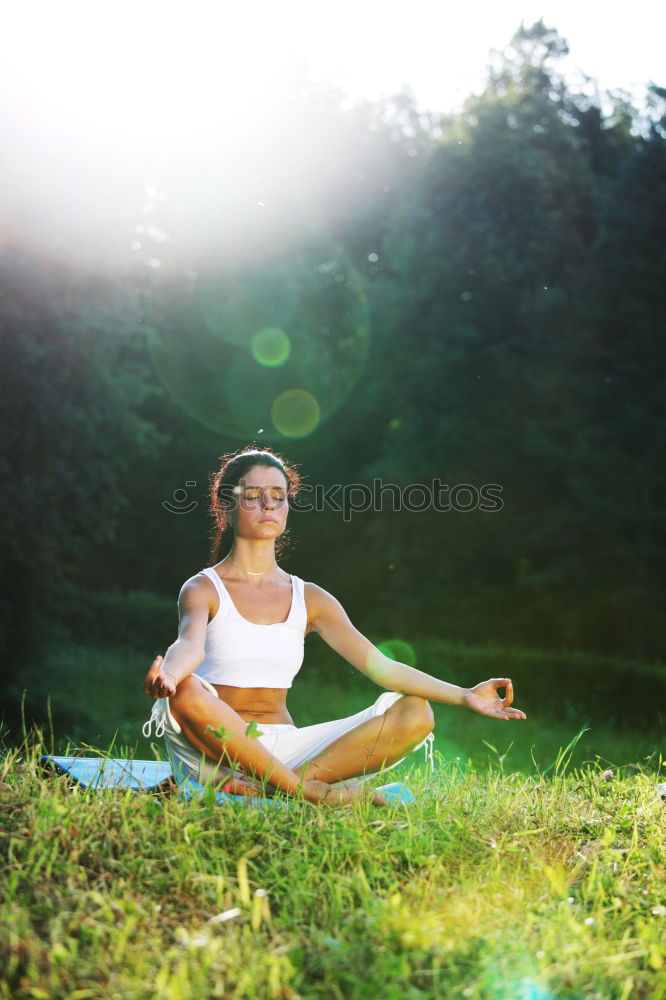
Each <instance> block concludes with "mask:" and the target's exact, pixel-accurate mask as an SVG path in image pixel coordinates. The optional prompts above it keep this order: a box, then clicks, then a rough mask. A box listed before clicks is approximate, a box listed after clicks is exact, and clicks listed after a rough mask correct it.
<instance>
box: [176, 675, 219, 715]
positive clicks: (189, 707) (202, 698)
mask: <svg viewBox="0 0 666 1000" xmlns="http://www.w3.org/2000/svg"><path fill="white" fill-rule="evenodd" d="M209 697H210V695H209V694H208V692H207V691H206V689H205V688H204V686H203V684H202V683H201V681H199V680H198V679H197V678H196V677H193V676H192V675H191V674H190V676H189V677H184V678H183V680H182V681H180V683H179V684H178V687H177V688H176V693H175V694H174V695H172V697H171V698H169V707H170V709H171V711H172V712H173V714H174V715H175V717H176V719H178V721H179V722H180V718H179V717H184V718H188V717H190V718H191V717H192V716H193V715H196V714H197V712H198V711H201V710H202V709H204V706H205V703H206V699H207V698H209Z"/></svg>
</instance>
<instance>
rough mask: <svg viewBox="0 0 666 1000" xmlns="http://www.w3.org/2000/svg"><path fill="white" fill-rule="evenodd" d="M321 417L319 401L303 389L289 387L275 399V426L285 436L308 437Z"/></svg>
mask: <svg viewBox="0 0 666 1000" xmlns="http://www.w3.org/2000/svg"><path fill="white" fill-rule="evenodd" d="M320 419H321V410H320V408H319V403H318V402H317V400H316V399H315V398H314V396H313V395H311V394H310V393H309V392H305V391H304V390H303V389H288V390H287V391H286V392H283V393H281V394H280V395H279V396H278V397H277V399H275V400H274V401H273V405H272V407H271V420H272V421H273V426H274V427H275V429H276V430H278V431H279V432H280V434H284V436H285V437H290V438H303V437H307V436H308V434H312V432H313V430H314V429H315V428H316V427H317V425H318V424H319V421H320Z"/></svg>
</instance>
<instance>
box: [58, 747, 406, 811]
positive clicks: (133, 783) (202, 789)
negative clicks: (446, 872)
mask: <svg viewBox="0 0 666 1000" xmlns="http://www.w3.org/2000/svg"><path fill="white" fill-rule="evenodd" d="M41 759H42V761H43V762H44V763H45V764H46V765H47V766H50V767H54V768H55V769H56V770H57V771H59V772H60V773H61V774H67V775H69V777H70V778H72V779H73V780H74V781H76V782H78V784H80V785H81V786H82V787H83V788H94V789H101V788H121V789H123V788H125V789H126V788H131V789H133V790H134V791H137V792H138V791H150V790H151V789H155V788H158V787H159V786H160V785H162V784H164V782H165V781H168V779H169V778H173V771H172V768H171V764H170V763H169V762H168V761H161V760H122V759H118V758H115V759H114V758H111V757H55V756H51V755H45V756H43V757H42V758H41ZM207 790H208V789H207V788H206V786H205V785H200V784H199V783H198V782H196V781H192V780H191V779H190V778H186V779H185V780H184V781H182V782H180V784H179V785H178V791H179V792H180V793H181V794H182V795H183V796H184V797H185V798H186V799H188V800H190V799H200V798H201V797H202V796H204V795H205V794H206V792H207ZM377 791H378V792H381V794H382V795H383V796H384V797H385V798H386V799H387V800H388V801H389V802H404V803H406V804H409V803H411V802H414V801H415V798H414V795H413V793H412V792H411V791H410V790H409V788H408V787H407V785H403V784H402V782H400V781H394V782H392V783H391V784H389V785H382V786H381V787H380V788H377ZM215 798H216V800H217V802H218V804H219V805H225V804H229V805H231V804H237V805H243V806H246V807H248V808H254V809H261V808H265V807H266V806H274V807H276V808H281V807H287V806H288V802H287V801H286V800H285V799H264V798H254V797H252V796H249V795H227V794H226V793H224V792H219V791H217V790H216V791H215Z"/></svg>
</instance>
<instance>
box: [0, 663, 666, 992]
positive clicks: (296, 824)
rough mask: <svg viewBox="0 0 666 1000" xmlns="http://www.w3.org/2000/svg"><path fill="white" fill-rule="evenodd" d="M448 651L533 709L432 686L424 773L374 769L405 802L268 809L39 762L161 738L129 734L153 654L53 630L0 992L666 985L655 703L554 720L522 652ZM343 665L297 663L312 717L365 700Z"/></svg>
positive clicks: (10, 839)
mask: <svg viewBox="0 0 666 1000" xmlns="http://www.w3.org/2000/svg"><path fill="white" fill-rule="evenodd" d="M438 649H439V655H441V656H444V655H445V654H444V652H442V647H441V645H439V646H438V645H437V644H431V645H430V646H428V644H427V643H424V644H422V645H421V647H419V657H420V659H421V658H422V656H423V655H425V656H426V658H427V659H429V661H430V662H435V658H436V654H437V650H438ZM445 653H446V656H445V658H446V657H448V658H449V660H450V662H451V663H453V662H456V663H458V664H460V666H459V667H458V669H459V671H460V672H462V673H463V674H465V673H466V672H467V670H468V669H469V670H470V671H471V673H472V675H473V678H472V677H470V678H469V680H472V679H474V680H480V679H482V678H485V677H486V676H493V675H495V676H498V675H500V674H501V673H503V672H504V671H503V670H502V669H500V668H501V667H502V665H504V666H505V667H506V665H507V662H508V661H509V660H512V661H513V662H514V663H515V664H517V668H516V669H517V671H518V674H516V671H513V674H514V677H516V689H517V697H516V704H517V705H519V707H523V708H525V710H526V711H528V715H529V717H528V720H527V721H526V722H521V723H503V722H495V721H493V720H487V719H482V718H480V717H477V716H472V715H471V714H470V713H469V712H465V711H463V710H460V709H453V708H450V707H446V706H436V708H435V710H436V718H437V742H436V750H435V769H434V772H432V771H431V769H430V767H429V766H428V765H427V764H426V762H425V760H424V758H423V756H422V754H421V753H420V752H419V753H417V754H415V755H414V758H412V759H409V760H408V761H406V762H405V763H404V764H402V765H400V766H399V768H397V769H395V770H394V771H391V773H390V776H388V775H387V777H386V778H385V779H383V780H394V779H396V778H398V779H400V780H402V781H405V782H406V783H407V784H408V785H409V786H410V787H411V788H412V790H413V791H414V792H415V794H416V802H415V803H414V804H412V805H403V804H393V805H390V806H389V807H387V808H380V807H376V806H371V805H369V804H367V803H358V804H355V805H354V807H353V808H346V809H326V808H316V807H314V806H311V805H309V804H307V803H303V802H300V801H297V800H294V799H291V800H289V802H288V806H287V807H286V808H284V807H283V808H269V809H263V810H255V809H248V808H244V807H220V806H218V805H216V804H215V802H214V801H213V799H212V797H205V798H204V799H203V800H201V801H198V802H197V801H195V802H191V803H188V802H186V801H183V800H181V798H179V797H178V796H177V795H174V794H167V795H160V794H153V793H149V792H138V793H137V792H129V791H104V792H96V791H91V790H84V789H82V788H80V787H79V786H76V785H72V784H71V783H70V782H69V781H68V779H67V778H66V777H55V776H53V775H49V774H47V773H45V772H44V769H43V766H42V765H41V763H40V757H41V755H42V754H44V753H49V752H53V751H58V752H66V751H67V750H69V751H70V752H73V751H77V752H79V751H81V750H83V751H84V752H85V753H87V754H94V753H96V752H102V753H105V754H106V753H110V754H111V755H113V756H124V755H126V754H133V755H136V756H137V757H139V758H145V757H151V758H152V757H155V756H158V757H159V756H162V757H163V756H164V750H163V747H162V745H161V743H160V742H159V741H157V742H153V743H150V742H148V741H144V740H142V739H138V738H137V736H138V731H139V727H140V724H141V722H142V721H143V719H144V718H145V717H146V715H147V713H148V711H149V708H150V702H149V700H148V699H143V698H142V696H141V694H140V685H141V679H142V677H143V673H144V672H145V669H146V656H145V654H143V653H138V652H137V651H136V650H132V649H130V648H118V647H116V648H114V647H112V646H108V645H100V646H99V647H97V648H93V647H88V648H84V647H81V646H77V645H74V644H70V645H69V646H68V645H67V644H63V645H61V646H59V647H58V648H57V649H55V648H54V654H53V662H52V664H51V667H52V668H53V669H54V671H55V670H56V668H57V666H58V663H61V665H62V663H65V662H66V664H67V667H68V670H67V672H65V671H63V670H60V673H59V674H57V675H58V676H61V677H62V678H63V680H62V685H63V686H62V687H61V688H60V689H59V691H58V693H57V695H54V697H53V699H52V701H53V718H54V723H53V728H52V731H49V729H48V728H47V729H46V731H44V732H42V731H39V730H37V729H32V730H30V731H29V732H27V734H24V738H23V741H22V742H21V744H20V745H18V746H13V747H12V746H9V744H7V746H6V747H5V749H4V751H3V753H2V782H1V783H0V796H1V797H2V801H1V802H0V817H1V820H0V851H1V853H2V869H3V877H2V884H3V891H2V904H1V906H2V934H1V936H0V940H1V943H0V948H1V949H2V963H1V969H2V972H1V973H0V976H1V979H0V997H2V998H3V1000H5V998H7V1000H9V998H11V1000H33V998H34V1000H52V998H68V1000H87V998H90V1000H96V998H100V1000H101V998H120V1000H130V998H131V1000H148V998H151V1000H153V998H155V1000H190V998H192V1000H194V998H197V1000H203V998H207V997H211V998H212V997H215V998H222V1000H267V998H269V1000H298V998H301V1000H315V998H322V1000H324V998H325V1000H343V998H344V1000H356V998H358V1000H361V998H373V1000H375V998H380V1000H394V998H395V1000H417V998H422V997H423V998H425V997H428V998H430V997H433V998H453V997H461V998H462V997H464V998H467V997H470V998H477V1000H549V998H551V997H562V998H572V1000H573V998H576V1000H591V998H599V1000H605V998H617V1000H634V998H646V1000H647V998H651V1000H652V998H656V1000H659V998H664V997H666V878H665V872H666V849H665V843H666V803H665V802H663V801H662V800H661V799H660V797H659V795H658V794H657V783H658V782H659V781H665V780H666V775H664V770H665V769H664V767H663V762H662V759H661V755H660V747H661V746H663V744H662V742H661V735H662V734H661V730H660V729H659V728H658V726H657V724H656V722H655V725H654V726H653V727H652V728H651V727H649V726H647V725H646V726H644V727H643V728H642V729H639V728H638V727H636V726H634V727H626V726H625V727H624V728H622V727H619V726H618V725H617V723H616V722H615V721H613V720H612V719H610V717H609V718H607V719H606V720H605V721H604V713H603V712H598V713H596V715H595V713H594V711H593V710H592V708H589V706H588V708H589V711H587V715H585V711H586V710H581V711H582V712H583V714H582V715H581V714H580V713H579V716H578V717H577V718H575V717H574V715H575V713H574V712H573V709H572V708H571V706H570V707H569V708H566V707H565V709H564V710H563V711H562V712H561V713H560V715H559V717H558V714H557V712H556V711H555V710H554V706H553V705H552V704H550V703H547V702H545V703H544V704H543V706H541V710H539V708H540V706H539V705H538V704H526V703H525V702H523V701H522V700H521V698H520V681H519V679H518V677H519V676H520V674H521V671H522V670H523V667H522V666H521V658H520V655H519V651H516V650H512V651H509V652H507V650H500V649H498V648H494V649H491V648H489V647H486V648H483V649H482V648H479V649H477V650H472V649H469V648H468V649H466V650H463V649H461V648H458V649H457V650H455V649H453V648H450V649H448V650H446V651H445ZM456 653H457V654H458V655H457V656H456ZM322 655H323V654H322ZM534 655H536V654H534ZM528 659H529V658H528ZM547 659H548V657H547V656H546V654H544V657H543V661H542V662H543V663H544V664H545V663H546V661H547ZM530 662H531V660H530ZM91 664H94V677H95V678H96V680H95V682H94V684H93V683H91V682H89V683H88V684H87V685H86V684H85V683H83V681H84V674H85V671H91V666H90V665H91ZM616 667H617V664H616V665H613V664H606V673H608V671H611V672H612V670H614V669H615V668H616ZM652 669H656V668H654V667H646V670H652ZM337 670H338V673H337V674H331V673H330V672H329V673H322V670H321V669H320V667H318V668H317V669H316V670H314V669H313V671H312V674H311V676H308V674H307V672H305V671H304V674H303V676H302V679H301V678H299V681H300V683H298V684H297V685H296V686H295V687H294V690H293V694H292V696H290V706H291V710H292V714H293V715H294V717H295V718H296V719H297V720H298V721H299V723H303V724H305V723H307V722H310V721H313V722H314V721H317V719H318V717H319V714H321V713H322V712H325V713H327V714H329V715H330V714H339V715H342V714H346V713H347V712H351V711H355V710H356V709H357V708H359V707H361V706H362V705H363V704H366V703H367V702H368V701H369V700H371V699H372V698H374V697H375V692H376V688H374V687H373V686H372V685H370V684H369V683H368V682H367V681H366V680H365V679H364V678H362V677H360V676H359V675H358V674H357V673H356V672H353V674H352V673H348V672H347V665H345V664H342V666H340V665H339V663H338V666H337ZM544 670H545V666H544ZM349 671H351V668H349ZM590 672H591V673H593V671H592V670H591V668H590ZM477 675H478V676H477ZM456 679H460V680H461V681H463V680H464V678H463V677H458V678H456ZM525 680H526V681H527V673H525ZM542 680H543V682H544V683H545V680H546V678H542ZM525 686H526V689H529V685H527V683H526V685H525ZM560 694H561V692H560ZM63 702H68V703H69V709H70V712H71V715H70V721H69V724H68V725H67V726H65V727H64V728H63V729H60V727H59V723H58V721H57V720H58V714H59V712H60V708H59V705H60V704H62V703H63ZM557 704H558V705H560V707H561V705H562V698H559V699H558V702H557ZM574 705H575V703H574ZM123 711H124V712H125V716H122V715H121V714H119V713H121V712H123ZM86 712H87V713H88V714H87V715H86ZM569 716H571V717H569ZM119 718H123V719H124V721H123V722H122V724H121V725H120V726H119V725H117V720H118V719H119ZM655 718H656V716H655ZM68 730H69V731H68ZM86 735H87V739H86V738H85V736H86ZM609 769H610V770H612V772H613V773H612V776H611V775H609V774H608V771H609ZM381 781H382V779H379V781H377V783H381Z"/></svg>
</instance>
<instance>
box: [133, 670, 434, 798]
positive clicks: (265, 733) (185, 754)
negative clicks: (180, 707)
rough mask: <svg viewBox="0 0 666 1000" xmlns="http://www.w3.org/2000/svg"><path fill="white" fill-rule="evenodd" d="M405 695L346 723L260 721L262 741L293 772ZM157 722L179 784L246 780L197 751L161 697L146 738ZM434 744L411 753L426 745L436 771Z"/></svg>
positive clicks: (387, 697) (384, 697) (386, 698)
mask: <svg viewBox="0 0 666 1000" xmlns="http://www.w3.org/2000/svg"><path fill="white" fill-rule="evenodd" d="M192 676H193V677H197V678H198V679H199V680H200V681H201V683H202V684H203V686H204V687H205V688H206V690H207V691H210V692H211V694H214V695H215V697H216V698H217V697H218V694H217V691H216V690H215V688H214V687H213V686H212V684H209V683H208V681H205V680H204V679H203V677H199V675H198V674H196V673H195V674H192ZM403 697H404V695H401V694H398V693H397V692H395V691H385V692H384V693H383V694H380V696H379V697H378V698H377V700H376V701H375V702H374V703H373V704H372V705H370V706H369V707H368V708H364V709H362V711H360V712H357V713H356V714H355V715H349V716H347V718H345V719H334V720H333V721H332V722H319V723H317V724H316V725H314V726H303V727H302V728H300V729H299V728H298V726H291V725H288V724H284V723H270V724H269V723H264V722H261V723H258V726H259V732H260V733H261V735H260V736H258V737H257V739H258V740H259V742H260V743H261V744H262V746H264V747H265V748H266V750H268V752H269V753H270V754H272V756H273V757H276V758H277V760H279V761H281V763H283V764H284V765H285V766H286V767H288V768H289V769H290V770H292V771H293V770H294V768H296V767H299V766H300V765H301V764H305V763H306V762H307V761H310V760H313V759H314V758H315V757H316V756H317V755H318V754H320V753H322V751H324V750H325V749H326V747H328V746H330V745H331V743H333V742H335V740H337V739H338V737H340V736H343V735H344V734H345V733H348V732H349V731H350V730H352V729H356V727H357V726H360V725H361V724H362V723H363V722H367V721H368V720H369V719H375V718H377V717H378V716H380V715H384V713H385V712H386V711H387V709H389V708H390V707H391V705H394V704H395V702H396V701H398V700H399V699H400V698H403ZM153 724H154V725H155V736H158V737H159V736H164V740H165V743H166V747H167V752H168V754H169V758H170V760H171V766H172V767H173V770H174V775H175V777H176V780H177V781H178V782H179V783H180V782H181V781H184V780H185V779H188V778H189V779H190V780H192V781H197V782H199V783H201V784H204V783H206V782H207V781H210V782H213V783H215V784H217V783H218V782H220V781H223V780H224V779H225V778H228V777H231V776H233V775H237V776H239V777H240V776H241V772H240V771H233V770H232V769H231V768H229V767H225V766H224V765H222V764H216V763H215V762H214V761H213V760H211V759H210V758H209V757H206V755H205V754H203V753H202V752H201V750H197V748H196V747H194V746H192V744H191V743H190V742H189V740H187V739H186V738H185V736H184V735H183V733H182V730H181V728H180V726H179V725H178V723H177V722H176V720H175V719H174V717H173V715H172V714H171V711H170V708H169V699H168V698H157V699H156V700H155V704H154V705H153V710H152V713H151V716H150V719H149V720H148V721H147V722H146V723H145V725H144V727H143V735H144V736H146V737H148V738H149V737H150V736H151V728H152V725H153ZM433 740H434V735H433V733H428V735H427V736H426V738H425V739H424V740H422V741H421V742H420V743H419V744H418V745H417V746H415V747H413V749H412V750H411V751H410V753H413V752H414V751H415V750H420V749H421V747H423V746H425V754H426V760H430V766H431V768H432V767H433V760H432V743H433ZM404 759H405V758H404V757H401V758H400V760H397V761H395V763H393V764H389V765H388V767H384V768H382V769H381V772H382V773H383V772H384V771H388V770H390V769H391V768H392V767H396V765H397V764H400V763H402V761H403V760H404ZM377 773H379V772H378V771H375V772H371V773H370V772H366V773H364V774H361V775H358V776H357V777H353V778H346V779H344V780H343V781H336V782H332V784H334V785H338V786H347V787H350V786H353V785H359V784H361V783H362V782H363V781H366V780H367V779H368V778H371V777H372V776H373V774H377Z"/></svg>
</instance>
